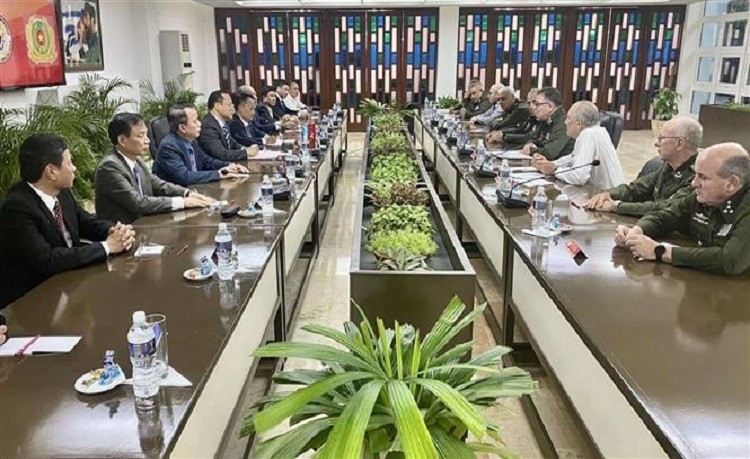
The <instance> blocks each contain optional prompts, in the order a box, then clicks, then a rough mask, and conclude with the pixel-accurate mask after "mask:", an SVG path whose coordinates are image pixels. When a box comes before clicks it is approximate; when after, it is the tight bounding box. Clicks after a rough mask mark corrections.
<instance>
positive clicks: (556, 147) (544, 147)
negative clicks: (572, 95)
mask: <svg viewBox="0 0 750 459" xmlns="http://www.w3.org/2000/svg"><path fill="white" fill-rule="evenodd" d="M530 103H531V111H532V112H533V113H534V114H535V115H536V117H537V119H538V120H539V126H538V127H537V131H536V137H535V138H533V139H532V140H531V141H530V142H529V143H527V144H526V145H524V146H523V149H522V150H521V152H522V153H524V154H526V155H533V154H535V153H538V154H540V155H542V156H544V157H545V158H547V159H548V160H549V161H554V160H556V159H558V158H560V157H562V156H565V155H569V154H570V153H572V152H573V147H574V146H575V140H573V139H571V138H570V137H568V134H567V129H566V127H565V110H563V108H562V96H561V95H560V91H558V90H557V89H555V88H551V87H546V88H542V89H540V90H539V92H538V93H537V95H536V98H535V99H534V100H533V101H530Z"/></svg>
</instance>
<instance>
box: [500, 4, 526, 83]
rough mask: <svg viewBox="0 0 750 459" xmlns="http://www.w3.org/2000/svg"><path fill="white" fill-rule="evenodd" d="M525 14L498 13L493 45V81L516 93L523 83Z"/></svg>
mask: <svg viewBox="0 0 750 459" xmlns="http://www.w3.org/2000/svg"><path fill="white" fill-rule="evenodd" d="M525 23H526V16H524V15H523V13H505V12H504V13H499V14H498V16H497V38H496V46H495V83H502V84H504V85H506V86H508V85H510V86H513V88H515V89H516V93H518V92H519V91H520V89H521V85H522V83H523V79H522V75H521V68H522V66H523V40H524V31H525ZM523 96H525V95H523Z"/></svg>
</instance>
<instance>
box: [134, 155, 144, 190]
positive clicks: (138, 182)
mask: <svg viewBox="0 0 750 459" xmlns="http://www.w3.org/2000/svg"><path fill="white" fill-rule="evenodd" d="M133 176H134V177H135V185H136V186H137V187H138V193H140V194H143V184H142V182H141V166H140V165H139V164H138V163H137V162H136V163H135V166H133Z"/></svg>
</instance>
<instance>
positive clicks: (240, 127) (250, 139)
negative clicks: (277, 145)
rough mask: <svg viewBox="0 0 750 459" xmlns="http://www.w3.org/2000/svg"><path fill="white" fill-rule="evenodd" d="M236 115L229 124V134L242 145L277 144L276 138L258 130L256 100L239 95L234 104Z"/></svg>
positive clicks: (245, 95)
mask: <svg viewBox="0 0 750 459" xmlns="http://www.w3.org/2000/svg"><path fill="white" fill-rule="evenodd" d="M234 110H235V114H234V117H233V118H232V121H230V122H229V132H230V133H231V134H232V137H234V139H235V140H236V141H237V142H238V143H240V144H241V145H245V146H249V145H263V140H264V139H265V141H266V143H274V142H276V137H275V136H273V135H267V134H266V133H265V132H263V131H261V130H260V129H258V127H257V126H256V125H255V123H254V122H253V120H254V119H255V98H254V97H252V96H249V95H247V94H242V93H238V94H237V97H236V98H235V103H234Z"/></svg>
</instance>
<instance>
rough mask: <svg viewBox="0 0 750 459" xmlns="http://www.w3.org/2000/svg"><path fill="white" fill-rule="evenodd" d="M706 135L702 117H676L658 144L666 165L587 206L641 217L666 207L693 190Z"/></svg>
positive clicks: (665, 127) (605, 193) (658, 140)
mask: <svg viewBox="0 0 750 459" xmlns="http://www.w3.org/2000/svg"><path fill="white" fill-rule="evenodd" d="M702 138H703V126H701V124H700V123H699V122H698V121H696V120H694V119H693V118H690V117H689V116H677V117H675V118H672V119H671V120H669V121H667V123H666V124H664V128H663V129H662V131H661V134H660V135H659V137H657V139H656V143H655V144H654V146H656V148H657V149H658V151H659V157H660V158H661V159H662V161H664V163H663V164H662V166H661V167H660V168H659V169H658V170H656V171H654V172H651V173H650V174H646V175H644V176H642V177H639V178H637V179H635V180H634V181H633V182H631V183H630V184H627V185H620V186H618V187H615V188H612V189H609V190H607V191H605V192H603V193H599V194H597V195H595V196H593V197H592V198H591V199H589V200H588V201H587V202H586V203H584V207H586V208H587V209H590V210H597V211H599V212H616V213H618V214H626V215H633V216H636V217H640V216H641V215H644V214H646V213H648V212H653V211H655V210H661V209H664V208H666V207H667V206H669V205H670V204H671V203H672V202H673V201H674V200H676V199H678V198H681V197H683V196H686V195H688V194H690V192H691V191H692V188H691V187H690V182H692V181H693V177H694V176H695V169H694V165H695V158H696V155H697V154H698V147H699V146H700V144H701V139H702Z"/></svg>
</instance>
